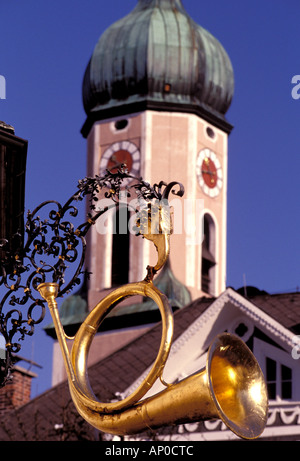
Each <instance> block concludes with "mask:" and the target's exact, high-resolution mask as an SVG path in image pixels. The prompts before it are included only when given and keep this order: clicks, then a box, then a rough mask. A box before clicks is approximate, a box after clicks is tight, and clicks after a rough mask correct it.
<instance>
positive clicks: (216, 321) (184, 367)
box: [124, 288, 300, 440]
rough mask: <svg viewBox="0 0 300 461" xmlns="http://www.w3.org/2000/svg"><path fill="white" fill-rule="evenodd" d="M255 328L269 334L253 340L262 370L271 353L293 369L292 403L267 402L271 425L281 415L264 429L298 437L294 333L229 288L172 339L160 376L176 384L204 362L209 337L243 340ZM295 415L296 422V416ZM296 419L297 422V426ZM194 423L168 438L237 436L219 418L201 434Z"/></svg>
mask: <svg viewBox="0 0 300 461" xmlns="http://www.w3.org/2000/svg"><path fill="white" fill-rule="evenodd" d="M175 321H176V317H175ZM255 327H256V328H257V329H258V330H259V331H260V332H262V333H263V334H264V335H266V336H265V338H267V341H265V340H264V339H262V338H257V337H256V336H255V335H254V338H253V353H254V355H255V356H256V358H257V360H258V362H259V364H260V366H261V368H262V371H263V372H264V373H265V359H266V357H270V358H272V357H275V358H277V359H279V360H280V361H281V363H283V364H286V365H288V366H290V367H292V368H293V386H294V391H295V392H294V398H293V401H292V402H278V401H274V402H271V404H270V412H269V420H270V421H269V425H271V424H273V423H274V421H275V419H276V415H280V417H281V425H280V427H279V428H278V427H275V428H274V427H267V428H266V430H265V433H266V434H267V435H270V436H275V435H276V434H277V432H276V431H279V432H278V434H279V435H280V434H281V431H282V430H283V432H282V433H284V431H286V433H291V434H293V433H294V434H299V437H300V416H299V415H300V405H299V402H300V386H299V383H300V366H299V363H298V362H300V360H299V361H296V360H294V359H293V357H292V349H293V347H294V346H295V343H294V339H295V335H294V334H293V333H291V332H290V331H289V330H287V329H286V328H284V327H283V326H282V325H281V324H279V323H278V322H277V321H276V320H274V319H273V318H271V317H270V316H269V315H267V314H266V313H264V312H263V311H262V310H261V309H259V308H258V307H257V306H255V305H254V304H253V303H252V302H251V301H249V300H247V299H245V298H244V297H242V296H241V295H239V294H238V293H236V292H235V291H234V290H232V289H230V288H229V289H227V290H226V291H225V292H224V293H223V294H222V295H221V296H219V297H218V298H217V299H216V300H214V301H213V302H212V303H211V305H210V306H209V307H208V308H207V309H206V310H205V311H204V312H203V313H202V314H201V315H200V316H199V317H198V318H197V319H196V320H195V321H194V322H193V323H192V324H191V325H190V326H189V327H188V328H187V329H186V330H185V331H184V332H183V333H182V334H181V336H179V337H178V338H177V339H176V341H174V343H173V345H172V348H171V352H170V356H169V358H168V361H167V364H166V366H165V369H164V373H163V379H164V381H165V382H167V383H172V382H176V381H177V380H181V379H183V378H185V377H186V376H189V375H190V374H193V373H195V372H197V371H198V370H200V369H202V368H204V367H205V365H206V355H207V350H208V348H209V346H210V344H211V343H212V341H213V339H214V338H215V337H216V336H217V335H218V334H220V333H222V332H224V331H227V332H229V333H233V334H237V332H239V333H240V337H241V339H243V340H244V341H245V342H246V341H247V340H248V339H249V337H250V336H252V334H253V332H254V328H255ZM148 371H149V370H145V372H144V373H143V375H141V376H140V378H139V379H138V380H137V381H135V382H134V383H133V384H132V385H131V386H130V388H128V389H127V391H126V393H124V396H126V395H129V394H131V393H132V391H133V390H135V389H136V387H137V386H138V385H139V384H140V383H141V382H142V381H143V379H144V378H145V377H146V375H147V373H148ZM164 388H165V387H164V386H163V385H162V383H161V382H160V381H158V382H157V383H155V385H154V386H153V387H152V389H151V390H150V391H149V392H148V394H147V395H146V396H147V397H148V396H150V395H153V394H155V393H157V392H159V391H161V390H163V389H164ZM290 413H291V414H292V416H293V415H294V419H293V418H290V419H289V418H288V419H289V421H292V419H293V422H292V423H291V425H289V426H288V427H283V426H282V425H284V424H285V421H287V416H288V415H289V414H290ZM295 418H296V420H297V421H296V425H295V422H294V420H295ZM298 420H299V425H298ZM197 424H198V423H193V424H186V425H183V426H180V427H179V428H178V431H177V433H176V434H173V436H172V440H173V439H174V440H176V439H177V440H179V439H180V440H184V439H190V440H225V439H232V438H236V436H235V435H234V434H232V433H231V431H229V430H227V428H226V426H225V425H224V423H222V422H221V421H207V422H205V423H204V424H205V429H206V432H199V430H197Z"/></svg>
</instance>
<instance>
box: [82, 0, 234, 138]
mask: <svg viewBox="0 0 300 461" xmlns="http://www.w3.org/2000/svg"><path fill="white" fill-rule="evenodd" d="M233 92H234V77H233V69H232V65H231V62H230V59H229V57H228V55H227V53H226V51H225V50H224V48H223V46H222V45H221V44H220V42H219V41H218V40H217V39H216V38H215V37H214V36H213V35H211V34H210V33H209V32H208V31H207V30H205V29H204V28H202V27H201V26H200V25H198V24H196V23H195V22H194V21H193V20H192V18H191V17H190V16H189V15H188V13H187V12H186V11H185V9H184V7H183V5H182V3H181V0H139V1H138V4H137V6H136V7H135V8H134V9H133V11H132V12H130V13H129V14H128V15H126V16H125V17H124V18H122V19H120V20H118V21H116V22H115V23H114V24H112V25H111V26H110V27H109V28H108V29H107V30H106V31H104V33H103V34H102V35H101V36H100V38H99V41H98V43H97V44H96V46H95V49H94V52H93V54H92V56H91V58H90V61H89V63H88V66H87V68H86V71H85V75H84V80H83V85H82V95H83V104H84V108H85V111H86V113H87V115H88V119H93V120H94V119H97V120H103V119H105V118H108V117H111V116H113V115H114V116H115V115H120V111H121V112H122V114H128V113H133V112H137V111H138V108H139V110H141V107H142V106H144V108H145V107H146V108H150V109H155V108H156V109H158V110H177V111H184V112H186V111H188V112H191V111H192V112H196V113H198V112H199V111H200V112H201V115H204V114H206V116H208V113H209V114H212V113H213V114H214V116H215V117H216V118H217V119H220V121H221V120H222V122H224V121H225V118H224V115H225V113H226V112H227V110H228V108H229V106H230V104H231V100H232V97H233ZM229 129H231V128H229V124H228V127H227V130H229ZM86 133H87V128H84V129H83V134H86Z"/></svg>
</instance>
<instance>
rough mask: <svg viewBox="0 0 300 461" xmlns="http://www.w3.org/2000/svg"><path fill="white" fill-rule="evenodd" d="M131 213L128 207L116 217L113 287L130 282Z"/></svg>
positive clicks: (112, 273)
mask: <svg viewBox="0 0 300 461" xmlns="http://www.w3.org/2000/svg"><path fill="white" fill-rule="evenodd" d="M128 221H129V212H128V209H127V207H120V208H118V209H117V211H116V213H115V215H114V222H113V244H112V264H111V284H112V286H119V285H123V284H124V283H128V280H129V243H130V233H129V230H128Z"/></svg>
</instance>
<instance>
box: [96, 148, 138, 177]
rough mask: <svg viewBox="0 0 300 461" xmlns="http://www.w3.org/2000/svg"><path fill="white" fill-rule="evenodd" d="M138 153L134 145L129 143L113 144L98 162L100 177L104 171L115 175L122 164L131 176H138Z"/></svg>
mask: <svg viewBox="0 0 300 461" xmlns="http://www.w3.org/2000/svg"><path fill="white" fill-rule="evenodd" d="M140 157H141V155H140V151H139V149H138V148H137V146H136V145H135V144H133V143H132V142H129V141H120V142H115V143H114V144H112V145H111V146H109V147H108V148H107V149H106V151H105V152H104V153H103V155H102V157H101V160H100V168H99V169H100V176H104V175H105V173H106V170H109V171H110V172H111V173H117V172H118V170H119V169H120V168H121V166H122V165H123V164H126V167H127V170H128V171H129V173H130V174H132V175H133V176H137V175H139V170H140Z"/></svg>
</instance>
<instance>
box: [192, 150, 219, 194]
mask: <svg viewBox="0 0 300 461" xmlns="http://www.w3.org/2000/svg"><path fill="white" fill-rule="evenodd" d="M196 173H197V178H198V182H199V184H200V187H201V188H202V190H203V192H204V193H205V194H207V195H209V196H210V197H216V196H217V195H219V193H220V191H221V188H222V185H223V173H222V168H221V164H220V162H219V160H218V158H217V156H216V154H215V153H214V152H213V151H211V150H210V149H203V150H202V151H201V152H199V154H198V157H197V162H196Z"/></svg>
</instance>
